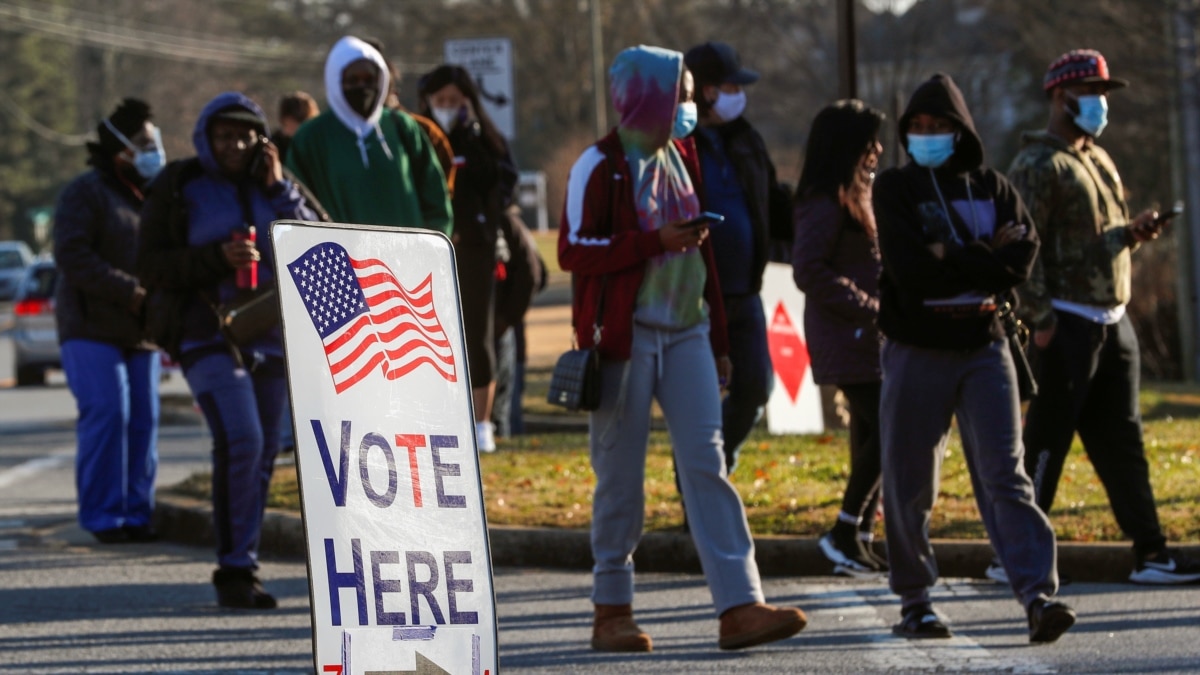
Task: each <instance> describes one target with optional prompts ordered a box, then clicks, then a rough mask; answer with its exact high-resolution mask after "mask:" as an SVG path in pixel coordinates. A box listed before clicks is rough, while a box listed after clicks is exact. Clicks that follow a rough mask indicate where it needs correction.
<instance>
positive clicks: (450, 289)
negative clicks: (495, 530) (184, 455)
mask: <svg viewBox="0 0 1200 675" xmlns="http://www.w3.org/2000/svg"><path fill="white" fill-rule="evenodd" d="M271 239H272V243H273V245H274V247H275V266H276V270H275V274H276V278H277V279H279V300H280V303H281V306H282V308H283V329H284V344H285V347H286V352H287V362H288V378H289V386H290V388H291V398H292V414H293V416H294V419H295V425H296V465H297V467H298V470H299V474H300V497H301V506H302V511H303V516H304V528H305V535H306V541H307V545H308V573H309V589H310V592H311V596H312V615H313V659H314V664H315V666H316V669H315V670H316V672H317V673H318V674H321V675H323V674H324V673H337V674H338V675H364V674H367V673H404V672H408V673H416V672H421V673H425V672H431V673H432V672H448V673H464V674H472V675H489V674H494V673H495V672H496V665H497V656H496V607H495V597H494V595H493V590H492V571H491V557H490V554H489V551H488V537H487V523H486V519H485V516H484V511H483V490H482V484H481V482H480V474H479V461H478V455H477V452H476V446H475V436H474V428H475V427H474V422H473V419H474V418H473V416H472V411H471V390H470V385H469V383H468V380H467V362H466V346H465V344H464V341H463V332H462V315H461V310H460V307H459V298H458V288H457V283H456V279H457V276H456V274H455V270H454V255H453V252H452V251H451V248H450V242H449V240H448V239H446V238H445V237H444V236H442V235H441V234H438V233H434V232H430V231H426V230H408V229H399V228H380V227H366V226H354V225H328V224H319V223H304V222H296V221H280V222H276V223H274V224H273V225H272V228H271ZM439 669H440V670H439Z"/></svg>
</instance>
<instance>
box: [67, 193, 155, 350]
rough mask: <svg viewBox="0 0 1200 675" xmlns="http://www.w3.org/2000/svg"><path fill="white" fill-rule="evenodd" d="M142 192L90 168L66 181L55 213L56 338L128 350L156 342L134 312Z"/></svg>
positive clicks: (147, 347)
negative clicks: (146, 336) (150, 340)
mask: <svg viewBox="0 0 1200 675" xmlns="http://www.w3.org/2000/svg"><path fill="white" fill-rule="evenodd" d="M141 207H142V202H141V197H140V195H137V194H135V193H134V192H133V191H132V190H131V189H130V188H129V187H127V186H126V185H124V184H123V183H121V181H120V180H119V179H118V178H117V177H116V176H115V175H114V174H113V173H112V172H111V171H109V170H105V169H92V170H91V171H88V172H87V173H84V174H82V175H80V176H79V177H77V178H75V179H74V180H73V181H71V182H70V183H68V184H67V186H66V187H65V188H64V189H63V191H62V193H61V194H60V195H59V198H58V205H57V207H56V208H55V216H54V258H55V261H56V264H57V265H58V270H59V280H58V287H57V289H56V291H55V310H54V315H55V319H56V321H57V323H58V340H59V342H60V343H61V342H65V341H67V340H73V339H83V340H95V341H98V342H106V343H109V344H113V345H116V346H118V347H124V348H134V347H137V348H145V349H151V348H152V346H151V345H149V344H148V343H146V342H144V341H143V339H142V319H141V316H140V314H135V313H134V312H133V309H132V306H133V298H134V295H135V292H136V291H137V289H138V288H139V284H138V280H137V278H136V277H135V276H134V269H135V266H134V264H135V257H136V255H135V253H136V251H137V237H138V228H139V225H140V220H141V218H140V215H139V214H140V212H141Z"/></svg>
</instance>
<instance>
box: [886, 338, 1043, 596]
mask: <svg viewBox="0 0 1200 675" xmlns="http://www.w3.org/2000/svg"><path fill="white" fill-rule="evenodd" d="M1019 406H1020V404H1019V401H1018V398H1017V385H1016V371H1015V369H1014V367H1013V362H1012V356H1011V355H1010V354H1009V351H1008V344H1007V343H1006V342H1004V341H996V342H993V343H991V344H989V345H987V346H984V347H981V348H979V349H975V350H959V351H955V350H937V349H923V348H920V347H912V346H909V345H904V344H900V343H898V342H896V341H894V340H888V341H887V342H886V343H885V344H884V347H883V393H882V400H881V402H880V409H879V417H880V419H879V422H880V431H881V433H882V435H883V499H884V523H885V525H886V528H887V548H888V563H889V566H890V567H891V573H890V583H891V587H892V590H893V591H894V592H895V593H896V594H897V595H899V596H900V600H901V602H902V606H903V607H904V608H906V609H907V608H908V607H911V606H913V605H916V604H919V603H924V602H928V601H929V587H930V586H932V585H933V584H934V582H936V581H937V576H938V571H937V562H936V561H935V560H934V556H933V548H932V547H931V546H930V543H929V520H930V513H931V512H932V510H933V503H934V499H935V498H936V496H937V492H938V477H939V474H940V473H941V468H942V457H943V454H944V452H945V449H946V442H947V440H948V438H949V435H950V421H951V417H952V416H955V417H957V418H958V425H959V433H960V435H961V436H962V442H963V454H964V456H965V458H966V461H967V469H968V471H969V472H970V474H971V485H972V487H973V488H974V491H975V503H976V504H977V505H978V506H979V515H980V516H981V517H982V519H983V525H984V527H985V528H986V529H987V533H988V537H989V538H991V540H992V546H993V547H994V548H995V550H996V555H997V556H999V558H1000V561H1001V562H1002V563H1003V564H1004V569H1005V570H1006V571H1007V572H1008V578H1009V580H1010V581H1011V582H1012V587H1013V591H1014V592H1015V593H1016V596H1017V598H1018V599H1019V600H1020V601H1021V603H1022V604H1023V605H1024V606H1026V607H1028V606H1029V604H1030V603H1031V602H1033V601H1034V600H1035V599H1037V598H1038V597H1041V596H1045V597H1049V596H1052V595H1054V593H1055V592H1056V591H1057V590H1058V572H1057V563H1056V559H1055V558H1056V555H1057V551H1056V545H1055V541H1054V531H1053V530H1052V529H1051V527H1050V522H1049V521H1048V520H1047V519H1046V516H1045V514H1043V513H1042V512H1041V510H1040V509H1038V507H1037V505H1036V504H1034V501H1033V486H1032V484H1031V483H1030V481H1029V477H1028V476H1027V475H1026V474H1025V469H1024V467H1023V465H1022V460H1023V455H1024V448H1023V447H1022V445H1021V411H1020V407H1019Z"/></svg>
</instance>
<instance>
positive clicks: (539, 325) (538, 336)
mask: <svg viewBox="0 0 1200 675" xmlns="http://www.w3.org/2000/svg"><path fill="white" fill-rule="evenodd" d="M569 297H570V291H569V288H566V287H564V286H555V287H551V288H549V289H547V290H546V292H544V293H543V294H542V295H540V296H539V297H538V300H537V302H536V303H535V305H534V307H532V308H531V309H530V311H529V314H528V317H527V319H526V331H527V333H526V337H527V340H528V345H529V347H528V349H529V352H528V356H529V361H528V366H529V368H531V369H536V368H551V367H553V366H554V362H555V360H556V359H557V358H558V356H559V355H560V354H561V353H562V352H563V351H565V350H567V349H569V348H570V345H571V327H570V319H571V307H570V304H569ZM180 379H182V378H180ZM186 392H187V390H186V387H184V388H178V387H176V388H174V389H173V390H172V391H171V392H170V393H169V394H166V395H164V417H165V416H166V415H168V414H169V415H170V417H171V419H172V420H173V421H175V422H176V423H192V424H203V421H202V419H201V418H200V416H199V413H198V412H196V410H195V408H194V407H193V405H192V401H191V398H190V396H189V395H188V394H187V393H186ZM577 422H578V424H577V425H576V426H578V425H586V418H584V417H583V416H580V419H579V420H578V421H577ZM211 522H212V510H211V506H210V505H209V504H207V503H204V502H199V501H196V500H192V499H187V498H182V497H178V496H174V495H164V494H160V495H159V498H158V508H157V513H156V525H157V527H158V528H159V530H160V532H161V533H162V534H163V536H165V537H167V538H169V539H172V540H174V541H179V542H183V543H190V544H196V545H203V546H211V545H212V542H213V539H212V525H211ZM488 532H489V535H490V541H491V554H492V564H493V565H495V566H514V567H553V568H565V569H577V570H586V569H590V568H591V565H592V555H591V544H590V539H589V534H588V531H587V530H565V529H549V528H544V529H538V528H517V527H507V526H492V527H489V528H488ZM754 541H755V547H756V558H757V560H758V566H759V570H760V571H761V573H762V574H763V575H764V576H827V575H828V574H829V573H830V569H831V564H830V563H829V561H827V560H826V559H825V557H824V556H823V555H822V554H821V552H820V549H819V548H818V547H817V540H815V539H807V538H799V537H775V536H762V537H756V538H755V540H754ZM261 548H262V550H263V552H264V553H270V554H274V555H281V556H295V557H302V556H304V555H305V550H304V528H303V524H302V522H301V518H300V516H299V514H297V513H292V512H285V511H274V510H273V511H269V512H268V513H267V516H266V519H265V521H264V524H263V533H262V543H261ZM1182 548H1183V549H1184V550H1185V551H1186V552H1188V553H1190V554H1192V555H1197V556H1200V546H1184V547H1182ZM934 550H935V554H936V556H937V561H938V567H939V570H940V572H941V574H942V576H946V577H966V578H981V577H983V573H984V570H985V569H986V568H987V566H988V563H989V562H990V561H991V559H992V549H991V546H990V545H989V544H988V543H987V541H982V540H981V541H967V540H940V541H937V542H935V543H934ZM634 559H635V561H636V564H637V568H638V570H639V571H645V572H682V573H699V572H700V562H699V558H698V557H697V555H696V551H695V547H694V546H693V545H692V541H691V537H690V536H689V535H686V534H681V533H672V532H649V533H647V534H646V535H645V536H644V537H643V538H642V540H641V543H640V544H639V546H638V550H637V553H636V554H635V556H634ZM1058 560H1059V564H1058V566H1059V570H1060V571H1061V572H1063V573H1064V574H1066V575H1068V576H1069V577H1071V579H1073V580H1075V581H1080V582H1085V581H1087V582H1093V581H1094V582H1121V581H1125V580H1126V579H1127V577H1128V575H1129V572H1130V570H1132V569H1133V563H1134V560H1133V553H1132V549H1131V548H1130V546H1129V544H1128V543H1098V544H1089V543H1074V542H1063V543H1060V544H1059V550H1058Z"/></svg>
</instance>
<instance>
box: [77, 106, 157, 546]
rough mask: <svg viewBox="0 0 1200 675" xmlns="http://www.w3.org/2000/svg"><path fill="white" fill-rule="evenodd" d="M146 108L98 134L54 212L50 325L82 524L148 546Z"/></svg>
mask: <svg viewBox="0 0 1200 675" xmlns="http://www.w3.org/2000/svg"><path fill="white" fill-rule="evenodd" d="M150 119H151V112H150V106H149V105H147V104H146V103H145V102H143V101H139V100H137V99H132V98H127V99H125V100H124V101H123V102H122V103H121V105H119V106H118V107H117V109H116V110H115V111H114V112H113V113H112V115H110V116H109V117H107V118H105V119H103V120H101V121H100V123H99V124H98V125H97V127H96V133H97V136H98V140H97V141H96V142H92V143H88V146H87V148H88V155H89V158H88V163H89V164H91V166H92V168H91V170H90V171H87V172H86V173H84V174H82V175H80V176H79V177H77V178H75V179H74V180H73V181H71V182H70V183H69V184H68V185H67V186H66V187H65V188H64V189H63V191H62V193H61V194H60V195H59V198H58V205H57V207H56V209H55V224H54V257H55V260H56V263H57V266H58V270H59V273H60V277H59V281H58V286H57V288H56V290H55V296H56V298H55V307H54V314H55V320H56V322H57V325H58V339H59V342H60V343H61V346H62V364H63V370H64V371H65V372H66V375H67V385H68V386H69V387H70V390H71V394H72V395H74V397H75V402H76V405H77V407H78V411H79V419H78V421H77V423H76V428H75V430H76V436H77V443H78V445H77V449H76V455H75V484H76V492H77V495H78V505H79V524H80V525H81V526H82V527H83V529H85V530H87V531H88V532H91V533H92V535H93V536H94V537H95V538H96V539H97V540H98V541H100V542H101V543H105V544H111V543H122V542H130V541H135V542H136V541H150V540H152V539H154V538H155V533H154V529H153V527H152V520H153V515H154V514H153V512H154V478H155V474H156V472H157V468H158V452H157V445H156V444H157V435H158V412H159V411H158V381H159V369H160V365H159V358H158V353H157V352H156V351H155V349H154V345H152V344H149V343H148V342H146V341H145V340H144V339H143V337H142V307H143V303H144V301H145V298H146V289H145V287H144V286H143V285H142V283H141V282H140V281H139V280H138V277H137V275H136V271H135V260H134V251H135V250H136V245H135V244H136V241H137V235H138V229H139V227H140V226H141V218H140V216H139V214H140V212H141V208H142V202H143V201H144V199H145V197H144V193H145V190H146V184H147V183H148V182H149V181H150V179H152V178H153V177H154V176H155V175H156V174H157V173H158V171H159V170H160V169H161V168H162V166H163V160H164V155H163V151H162V142H161V138H160V135H159V131H158V127H156V126H154V124H152V123H151V121H150Z"/></svg>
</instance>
